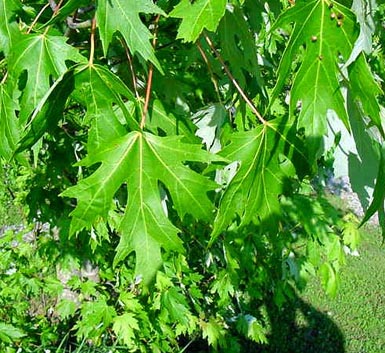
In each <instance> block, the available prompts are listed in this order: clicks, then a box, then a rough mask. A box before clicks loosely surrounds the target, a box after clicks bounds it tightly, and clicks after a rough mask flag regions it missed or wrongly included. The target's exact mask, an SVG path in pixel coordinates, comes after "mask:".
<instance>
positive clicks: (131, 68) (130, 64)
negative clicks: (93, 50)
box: [120, 38, 140, 101]
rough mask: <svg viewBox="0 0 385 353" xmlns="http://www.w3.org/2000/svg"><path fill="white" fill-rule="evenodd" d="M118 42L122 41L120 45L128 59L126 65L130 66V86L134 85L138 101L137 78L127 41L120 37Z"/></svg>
mask: <svg viewBox="0 0 385 353" xmlns="http://www.w3.org/2000/svg"><path fill="white" fill-rule="evenodd" d="M120 42H121V43H122V45H123V47H124V50H125V51H126V56H127V60H128V66H129V67H130V71H131V79H132V86H133V87H134V91H135V96H136V99H137V100H138V101H139V100H140V95H139V92H138V79H137V78H136V74H135V69H134V64H133V62H132V57H131V54H130V49H129V48H128V46H127V43H126V42H125V41H124V39H123V38H120Z"/></svg>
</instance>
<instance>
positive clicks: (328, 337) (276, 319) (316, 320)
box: [261, 297, 345, 353]
mask: <svg viewBox="0 0 385 353" xmlns="http://www.w3.org/2000/svg"><path fill="white" fill-rule="evenodd" d="M268 315H269V318H270V322H271V334H270V335H269V337H268V338H269V345H268V346H266V347H264V348H263V349H262V350H261V352H262V353H345V339H344V335H343V333H342V332H341V330H340V329H339V327H338V326H337V325H336V324H335V323H334V322H333V320H332V319H331V318H330V317H329V316H328V315H327V314H325V313H322V312H320V311H318V310H317V309H315V308H314V307H313V306H311V305H310V304H308V303H306V302H305V301H303V300H302V299H301V298H300V297H296V298H295V299H294V300H293V301H292V302H289V303H287V305H286V306H285V307H284V308H282V309H281V310H278V308H277V307H276V306H274V305H271V307H270V308H268Z"/></svg>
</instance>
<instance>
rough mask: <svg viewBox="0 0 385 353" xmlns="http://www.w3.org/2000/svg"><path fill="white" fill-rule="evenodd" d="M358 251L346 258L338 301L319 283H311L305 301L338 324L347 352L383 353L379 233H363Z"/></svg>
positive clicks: (384, 302) (384, 267)
mask: <svg viewBox="0 0 385 353" xmlns="http://www.w3.org/2000/svg"><path fill="white" fill-rule="evenodd" d="M359 250H360V256H359V257H352V256H349V257H348V259H347V265H346V266H345V267H344V268H343V270H342V273H341V287H340V290H339V292H338V294H337V296H336V298H334V299H331V298H330V297H328V296H327V295H326V294H325V293H324V292H323V290H322V288H321V287H320V285H319V284H318V283H317V282H316V281H313V282H311V283H310V284H309V286H308V288H307V289H306V291H305V293H303V295H302V298H303V300H305V301H306V302H308V303H311V306H312V307H313V308H314V309H316V310H317V312H319V313H323V314H324V315H326V316H327V317H328V318H330V319H331V320H332V322H334V323H335V324H336V325H337V327H338V328H339V329H340V331H341V333H342V335H343V338H344V340H345V350H344V351H345V352H346V353H383V352H385V327H384V326H385V256H384V255H385V247H384V246H383V245H382V238H381V235H380V234H379V232H378V231H376V230H375V229H370V228H366V229H365V230H363V232H362V243H361V246H360V247H359ZM319 352H325V351H323V350H322V351H321V350H320V351H319ZM314 353H316V352H314Z"/></svg>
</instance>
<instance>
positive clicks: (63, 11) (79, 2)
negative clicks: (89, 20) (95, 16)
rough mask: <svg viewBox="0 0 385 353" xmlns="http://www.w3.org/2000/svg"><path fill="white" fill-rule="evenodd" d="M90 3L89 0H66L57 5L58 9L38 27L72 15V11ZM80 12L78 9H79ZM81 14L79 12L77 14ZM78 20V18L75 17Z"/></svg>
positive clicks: (49, 24)
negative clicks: (62, 3)
mask: <svg viewBox="0 0 385 353" xmlns="http://www.w3.org/2000/svg"><path fill="white" fill-rule="evenodd" d="M90 3H91V1H90V0H68V1H66V2H65V4H64V5H63V6H60V7H59V10H58V11H57V12H55V13H54V16H52V18H51V19H50V20H49V21H48V22H47V23H45V24H44V25H43V26H42V27H41V28H40V29H42V28H45V27H47V26H51V25H53V24H55V23H57V22H59V21H63V20H65V19H66V18H67V17H68V16H73V14H74V12H75V11H76V10H78V9H79V8H81V7H86V6H89V5H90ZM79 12H80V11H79ZM77 15H78V16H79V15H81V14H80V13H78V14H77ZM77 20H79V18H77Z"/></svg>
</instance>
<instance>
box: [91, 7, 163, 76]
mask: <svg viewBox="0 0 385 353" xmlns="http://www.w3.org/2000/svg"><path fill="white" fill-rule="evenodd" d="M139 13H146V14H160V15H163V16H166V14H165V13H164V12H163V10H162V9H160V8H159V7H158V6H156V5H155V4H154V3H153V2H152V1H150V0H141V1H137V0H99V1H98V6H97V9H96V19H97V22H98V28H99V33H100V39H101V40H102V45H103V50H104V53H105V54H106V53H107V50H108V46H109V45H110V43H111V41H112V38H113V35H114V33H115V32H116V31H119V32H120V34H121V35H122V36H123V38H124V40H125V41H126V43H127V45H128V47H129V48H130V50H131V52H132V53H136V52H137V53H139V54H140V55H141V56H142V57H143V59H145V60H150V61H151V62H152V63H153V64H154V65H155V66H156V68H157V69H158V70H159V71H160V72H163V71H162V68H161V66H160V63H159V61H158V59H157V58H156V56H155V54H154V49H153V47H152V45H151V43H150V39H151V38H152V37H153V35H152V34H151V32H150V31H149V30H148V28H147V27H146V26H145V25H144V24H143V22H142V21H141V19H140V17H139Z"/></svg>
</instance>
